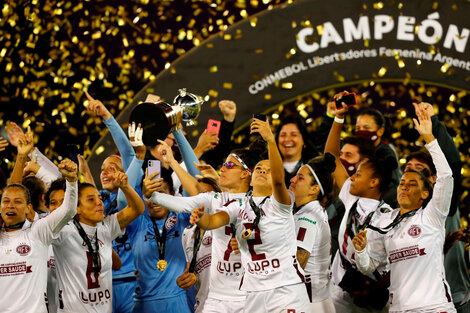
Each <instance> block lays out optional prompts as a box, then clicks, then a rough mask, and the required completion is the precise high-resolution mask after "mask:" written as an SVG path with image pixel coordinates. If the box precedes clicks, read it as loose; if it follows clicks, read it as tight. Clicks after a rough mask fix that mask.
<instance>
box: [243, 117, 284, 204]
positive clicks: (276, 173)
mask: <svg viewBox="0 0 470 313" xmlns="http://www.w3.org/2000/svg"><path fill="white" fill-rule="evenodd" d="M250 128H251V133H259V134H260V135H261V137H263V139H264V140H265V141H266V142H267V143H268V155H269V165H270V167H271V180H272V184H273V195H274V199H276V201H278V202H279V203H281V204H286V205H290V204H291V199H290V196H289V192H288V191H287V187H286V183H285V180H284V176H285V173H284V165H283V164H282V157H281V153H279V149H278V148H277V145H276V139H275V138H274V135H273V133H272V131H271V127H270V126H269V121H262V120H259V119H253V122H252V123H251V126H250Z"/></svg>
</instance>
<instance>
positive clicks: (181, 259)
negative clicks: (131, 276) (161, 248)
mask: <svg viewBox="0 0 470 313" xmlns="http://www.w3.org/2000/svg"><path fill="white" fill-rule="evenodd" d="M189 216H190V214H187V213H181V214H175V213H173V212H170V213H169V215H168V218H167V219H166V220H165V219H162V220H156V224H157V227H158V230H159V232H160V233H161V232H162V230H163V227H165V228H166V230H167V237H166V244H165V261H166V262H167V263H168V266H167V267H166V269H165V270H164V271H159V270H158V269H157V262H158V261H159V257H158V246H157V241H156V238H155V232H154V228H153V223H152V220H151V219H150V217H149V216H148V215H147V214H143V215H141V216H140V217H139V218H138V219H137V220H136V221H134V222H133V223H132V224H131V225H130V226H128V227H127V232H128V235H129V239H130V240H131V243H132V251H133V253H134V261H135V267H136V268H137V270H138V271H139V279H138V280H137V287H136V290H135V298H136V299H138V300H156V299H164V298H170V297H174V296H176V295H179V294H185V293H186V291H185V290H183V289H181V288H180V287H178V285H177V284H176V279H177V278H178V277H179V276H180V275H182V274H183V272H184V270H185V269H186V258H185V255H184V250H183V244H182V240H181V238H182V236H183V230H184V229H185V228H186V227H187V226H188V225H189Z"/></svg>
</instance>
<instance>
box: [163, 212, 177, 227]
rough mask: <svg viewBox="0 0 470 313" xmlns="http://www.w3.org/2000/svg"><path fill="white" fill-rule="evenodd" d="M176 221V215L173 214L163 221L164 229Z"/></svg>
mask: <svg viewBox="0 0 470 313" xmlns="http://www.w3.org/2000/svg"><path fill="white" fill-rule="evenodd" d="M177 221H178V216H176V215H173V216H172V217H170V218H169V219H167V220H166V222H165V228H166V229H171V228H172V227H173V226H175V224H176V222H177Z"/></svg>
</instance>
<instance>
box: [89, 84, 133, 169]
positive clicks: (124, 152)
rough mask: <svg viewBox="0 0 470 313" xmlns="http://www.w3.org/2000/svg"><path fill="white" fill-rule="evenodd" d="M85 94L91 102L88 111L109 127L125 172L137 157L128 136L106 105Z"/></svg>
mask: <svg viewBox="0 0 470 313" xmlns="http://www.w3.org/2000/svg"><path fill="white" fill-rule="evenodd" d="M85 94H86V96H87V99H88V101H89V102H88V107H87V110H88V111H91V112H94V113H95V114H96V115H98V116H100V117H101V118H102V119H103V123H104V124H105V125H106V127H108V130H109V132H110V133H111V136H112V137H113V140H114V143H115V144H116V146H117V148H118V150H119V153H120V154H121V158H122V167H123V168H124V171H126V170H127V169H128V167H129V165H130V164H131V162H132V159H133V158H134V156H135V152H134V149H133V148H132V145H131V143H130V142H129V140H128V139H127V136H126V134H125V133H124V131H123V130H122V128H121V126H120V125H119V124H118V122H117V121H116V120H115V119H114V117H113V115H112V114H111V113H110V112H109V111H108V109H107V108H106V107H105V106H104V104H103V103H102V102H101V101H99V100H96V99H94V98H93V97H92V96H90V94H89V93H88V92H85Z"/></svg>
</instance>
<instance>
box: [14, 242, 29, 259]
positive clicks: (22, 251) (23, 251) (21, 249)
mask: <svg viewBox="0 0 470 313" xmlns="http://www.w3.org/2000/svg"><path fill="white" fill-rule="evenodd" d="M30 251H31V247H30V246H29V245H27V244H22V245H19V246H18V247H16V252H17V253H18V254H19V255H21V256H27V255H28V254H29V252H30Z"/></svg>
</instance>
